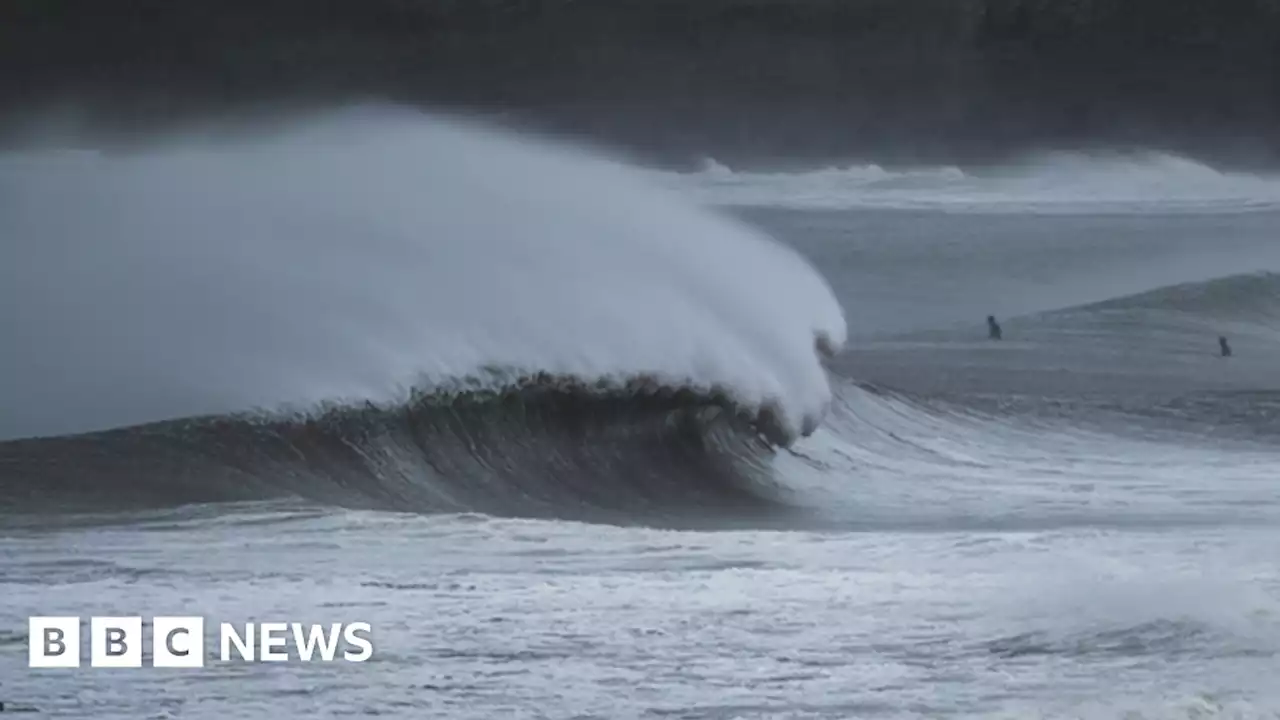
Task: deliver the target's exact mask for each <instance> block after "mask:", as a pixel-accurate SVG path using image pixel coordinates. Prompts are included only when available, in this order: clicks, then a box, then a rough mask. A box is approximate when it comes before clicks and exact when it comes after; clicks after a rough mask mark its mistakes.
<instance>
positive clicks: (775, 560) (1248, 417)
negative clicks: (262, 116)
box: [0, 106, 1280, 720]
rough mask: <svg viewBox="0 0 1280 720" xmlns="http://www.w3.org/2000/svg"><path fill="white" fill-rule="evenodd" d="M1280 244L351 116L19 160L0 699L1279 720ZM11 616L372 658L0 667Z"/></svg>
mask: <svg viewBox="0 0 1280 720" xmlns="http://www.w3.org/2000/svg"><path fill="white" fill-rule="evenodd" d="M79 145H80V146H81V147H83V145H84V143H83V142H80V143H79ZM1278 224H1280V179H1277V178H1272V177H1268V176H1265V175H1249V174H1244V173H1234V172H1224V171H1219V170H1216V169H1213V168H1210V167H1208V166H1205V165H1202V164H1199V163H1195V162H1192V161H1190V160H1186V159H1183V158H1178V157H1176V156H1173V155H1167V154H1160V153H1156V152H1151V153H1144V154H1133V153H1130V154H1125V155H1120V154H1111V155H1105V156H1103V155H1098V154H1082V153H1045V154H1040V155H1036V156H1032V157H1027V158H1024V159H1022V160H1019V161H1018V162H1016V163H1009V164H1005V165H1001V166H998V167H995V166H992V167H964V168H959V167H957V168H907V169H886V168H882V167H879V166H875V165H872V164H868V163H853V164H849V163H844V164H841V163H835V162H833V163H829V164H828V168H827V169H822V168H799V169H797V168H788V169H777V168H750V169H747V168H735V169H730V168H729V167H726V166H725V165H722V164H718V163H714V162H708V164H707V165H706V166H705V167H703V168H701V169H698V170H694V171H692V172H673V171H669V170H664V171H655V170H653V169H651V168H650V169H646V168H640V167H634V166H632V165H630V164H628V163H627V162H625V161H623V160H620V159H618V158H616V157H612V156H610V155H608V154H607V153H602V152H601V151H599V150H591V149H582V148H579V147H574V146H571V145H569V144H566V143H565V142H562V141H552V140H548V139H545V138H533V137H530V136H527V135H521V134H515V133H512V132H510V131H505V130H500V129H496V128H493V127H481V126H476V125H474V124H472V123H470V122H467V121H463V120H460V119H457V118H446V117H440V116H434V115H424V114H421V113H415V112H410V111H406V110H402V109H397V108H388V107H383V106H377V107H374V106H361V107H354V108H348V109H345V110H341V111H334V112H327V113H321V114H318V115H309V116H303V117H298V118H294V119H290V120H288V121H278V122H275V123H273V124H270V125H250V126H238V127H237V128H235V129H234V130H233V131H227V130H222V129H220V130H218V131H211V132H201V133H197V132H190V131H188V132H182V133H177V134H173V135H169V136H166V137H163V138H159V139H156V140H155V141H154V142H148V143H146V144H143V145H141V146H134V147H128V148H118V147H108V146H103V147H98V148H95V149H93V150H84V149H78V150H66V149H62V150H59V149H56V148H51V147H49V145H48V143H45V144H43V145H41V146H40V147H32V148H28V149H25V150H17V151H7V152H6V153H4V154H3V155H0V238H3V240H0V281H2V282H0V332H3V335H4V337H5V338H6V342H5V348H6V351H5V353H3V354H0V398H2V401H0V407H3V412H0V584H2V585H3V588H2V589H0V592H2V593H3V594H4V597H5V602H4V603H3V604H0V651H2V652H0V701H3V702H5V703H6V706H7V707H8V708H17V709H25V710H31V711H32V712H34V713H38V715H37V716H41V717H43V716H48V717H87V716H93V717H120V718H126V717H128V718H134V717H139V716H144V717H195V718H202V717H217V718H228V717H245V718H251V717H261V716H263V715H264V714H268V713H274V714H282V715H288V716H295V715H302V714H309V715H315V716H319V717H331V716H332V717H338V716H343V717H345V716H349V715H351V714H378V715H389V716H393V717H416V718H420V717H442V718H443V717H447V718H469V717H474V718H491V717H495V716H499V715H504V716H511V717H530V718H532V717H577V718H656V717H670V718H690V719H693V718H717V719H726V720H727V719H728V718H781V717H785V718H849V717H859V718H864V717H868V718H869V717H875V718H918V717H956V718H959V717H985V718H1027V717H1037V718H1049V717H1052V718H1059V717H1061V718H1080V717H1088V718H1207V717H1223V718H1227V717H1231V718H1255V717H1256V718H1264V717H1275V715H1276V714H1277V713H1278V712H1280V695H1277V694H1276V691H1275V686H1274V676H1275V669H1276V667H1277V661H1278V660H1280V657H1278V655H1280V622H1278V621H1277V618H1278V617H1280V573H1277V570H1276V567H1275V564H1274V558H1275V555H1276V552H1277V551H1280V533H1277V532H1276V530H1275V528H1276V521H1277V520H1280V502H1277V494H1276V484H1275V483H1276V473H1275V468H1276V467H1277V461H1278V460H1280V455H1278V454H1277V452H1276V450H1275V442H1276V438H1277V437H1280V376H1278V375H1277V374H1276V369H1275V368H1276V367H1280V365H1277V361H1280V332H1277V326H1276V322H1277V320H1280V247H1278V246H1276V244H1275V243H1274V240H1273V238H1274V234H1275V230H1276V228H1277V226H1278ZM988 314H994V315H996V316H997V317H998V318H999V321H1000V322H1001V324H1002V325H1003V328H1004V339H1003V340H1001V341H999V342H995V341H991V340H988V339H987V337H986V335H985V327H984V318H985V317H986V316H987V315H988ZM1219 335H1224V336H1228V337H1229V338H1230V339H1231V343H1232V346H1233V347H1234V349H1235V354H1234V356H1233V357H1230V358H1224V357H1220V356H1219V355H1218V354H1217V347H1218V346H1217V338H1218V336H1219ZM33 614H41V615H58V614H68V615H81V616H88V615H94V614H96V615H108V614H117V615H133V614H137V615H143V616H151V615H166V614H168V615H203V616H205V617H206V618H208V619H209V622H213V623H215V624H216V623H217V622H235V623H243V622H247V621H258V622H263V621H273V620H278V621H284V622H291V621H297V622H316V623H327V622H353V621H363V622H369V623H370V624H371V626H372V628H373V641H374V648H375V650H374V658H373V660H371V661H370V662H368V663H364V664H361V665H349V664H329V665H326V664H301V663H281V664H275V665H271V666H267V665H256V666H247V665H236V664H231V663H222V662H220V661H218V660H217V659H216V656H211V659H210V660H209V662H207V663H206V665H205V667H204V668H202V669H198V670H191V671H183V672H181V673H175V672H174V671H166V670H163V669H157V668H150V667H148V668H144V669H142V670H135V671H127V672H125V671H120V672H115V673H112V672H109V671H103V670H95V671H91V670H90V669H88V668H85V669H83V670H82V671H78V672H73V673H68V672H66V671H59V670H53V669H50V670H31V669H28V668H27V667H26V642H27V638H26V618H27V616H29V615H33ZM206 646H207V647H214V648H216V642H215V641H214V638H213V636H212V635H211V636H210V637H209V638H207V639H206Z"/></svg>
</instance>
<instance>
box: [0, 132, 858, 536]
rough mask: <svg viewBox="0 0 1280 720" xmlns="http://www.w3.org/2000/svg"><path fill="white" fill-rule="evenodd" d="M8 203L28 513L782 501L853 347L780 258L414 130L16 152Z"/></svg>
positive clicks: (825, 300)
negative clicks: (790, 466) (789, 468)
mask: <svg viewBox="0 0 1280 720" xmlns="http://www.w3.org/2000/svg"><path fill="white" fill-rule="evenodd" d="M0 189H2V190H3V192H0V235H3V236H4V237H5V238H6V242H5V243H4V244H3V245H2V246H0V334H3V335H4V336H5V337H6V338H7V340H6V347H7V348H9V349H8V350H6V352H5V353H4V355H3V356H2V357H0V397H4V398H5V405H6V411H5V413H4V414H3V415H0V440H4V442H0V503H3V504H4V505H7V506H11V507H25V506H28V505H32V506H41V507H63V506H66V507H70V506H86V505H87V506H110V505H113V504H123V505H125V506H135V505H136V506H148V505H156V504H159V505H165V504H168V503H173V502H183V503H185V502H207V501H223V500H235V499H261V498H268V497H278V496H301V497H304V498H311V499H316V500H323V501H329V502H335V503H338V504H343V505H373V506H377V507H393V508H400V509H405V510H417V511H433V510H440V511H447V510H474V511H482V512H495V513H508V512H509V513H516V514H538V513H540V512H550V511H549V510H547V508H548V507H556V508H559V510H558V511H557V512H560V513H562V514H568V515H572V514H574V513H575V512H576V511H575V510H574V508H579V509H581V510H582V511H583V512H586V511H588V510H589V509H591V508H595V509H597V510H601V509H608V508H611V507H612V508H617V507H620V506H623V505H626V506H629V507H633V506H635V505H636V501H637V498H643V497H651V498H653V500H652V502H653V504H655V505H656V506H670V505H676V506H688V505H690V504H694V505H696V504H699V503H696V502H695V503H691V502H690V498H710V499H707V501H706V503H705V504H708V505H715V506H718V507H733V506H738V505H741V504H743V503H747V504H751V503H761V502H767V500H766V499H765V498H766V495H762V494H760V492H758V491H759V490H760V487H758V486H757V485H756V481H757V480H759V479H762V478H758V477H757V474H756V473H753V472H748V470H750V469H752V468H755V467H757V465H758V461H759V459H760V458H762V457H765V456H767V455H768V454H769V453H770V452H772V449H773V448H776V447H777V446H785V445H788V444H790V443H792V442H793V441H794V440H795V439H796V438H798V437H800V436H802V435H806V434H809V433H811V432H813V430H814V429H815V428H816V427H817V425H818V423H819V422H820V420H821V418H822V416H823V414H824V413H825V411H826V408H827V405H828V404H829V402H830V388H829V386H828V381H827V376H826V372H825V370H824V367H823V362H824V359H825V357H829V356H832V355H834V354H835V353H836V352H838V351H839V349H840V347H841V346H842V345H843V343H844V341H845V324H844V318H843V311H842V309H841V308H840V306H839V304H838V303H837V301H836V300H835V299H834V297H833V296H832V294H831V292H830V290H829V288H828V287H827V285H826V283H825V282H824V281H823V280H822V278H821V277H820V276H819V275H818V274H817V273H816V272H815V271H814V270H813V269H812V268H811V267H810V266H809V265H808V264H807V263H806V262H805V261H804V260H802V259H801V258H800V257H799V256H798V255H797V254H795V253H794V252H793V251H791V250H789V249H786V248H784V247H782V246H780V245H777V244H775V243H774V242H773V241H772V240H770V239H769V238H767V237H765V236H763V235H762V234H760V233H758V232H756V231H753V230H750V229H748V228H746V227H745V226H742V225H739V224H737V223H735V222H733V221H731V220H728V219H723V218H720V217H717V216H715V215H712V214H709V213H707V212H705V211H702V210H699V209H697V208H696V207H693V206H692V205H690V204H688V203H685V202H682V201H681V200H680V199H679V198H678V197H676V196H674V195H673V194H671V193H668V192H665V191H663V190H662V189H661V188H657V187H655V186H653V185H652V184H651V183H649V182H646V181H645V180H644V179H643V178H641V177H639V176H638V175H637V174H636V173H635V172H633V171H631V170H629V169H627V168H625V167H624V166H622V165H621V164H618V163H614V162H611V161H608V160H605V159H600V158H592V157H588V156H586V155H584V154H582V153H581V152H579V151H575V150H571V149H569V148H565V147H557V146H553V145H551V144H547V143H540V142H534V141H530V140H525V139H518V138H513V137H509V136H506V135H500V134H496V133H493V132H489V131H485V130H480V129H476V128H469V127H464V126H463V125H461V124H459V123H457V122H453V121H447V120H442V119H439V118H433V117H424V116H422V115H419V114H416V113H412V112H407V111H399V110H394V109H388V108H382V107H377V108H371V107H363V108H356V109H351V110H347V111H344V112H337V113H332V114H329V115H326V116H323V117H320V118H312V119H309V120H307V121H305V122H301V123H294V124H290V125H288V126H285V127H281V128H275V129H273V130H271V131H270V132H259V133H255V134H246V133H244V132H243V128H242V129H241V130H239V131H237V132H234V133H231V134H229V135H227V134H223V135H213V134H211V135H209V136H205V137H199V138H197V137H191V136H187V137H175V138H170V139H168V140H166V141H164V142H160V143H157V144H154V145H152V146H150V147H147V148H145V149H142V150H138V151H133V152H127V153H110V152H106V153H99V152H56V151H49V150H40V151H36V152H27V153H14V154H9V155H6V156H3V157H0ZM11 238H12V240H10V239H11ZM763 479H766V480H767V478H763ZM659 488H661V489H659ZM540 508H541V509H540Z"/></svg>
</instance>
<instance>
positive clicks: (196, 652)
mask: <svg viewBox="0 0 1280 720" xmlns="http://www.w3.org/2000/svg"><path fill="white" fill-rule="evenodd" d="M27 642H28V652H29V657H28V663H27V664H28V666H29V667H33V668H76V667H80V655H81V645H80V618H78V617H68V616H54V617H50V616H39V617H32V618H30V619H29V620H28V640H27ZM144 643H145V640H144V638H143V634H142V618H141V617H93V618H90V619H89V663H90V665H92V666H93V667H115V668H139V667H142V648H143V644H144ZM151 664H152V665H154V666H155V667H167V668H184V667H203V666H204V618H202V617H186V616H184V617H155V618H152V621H151Z"/></svg>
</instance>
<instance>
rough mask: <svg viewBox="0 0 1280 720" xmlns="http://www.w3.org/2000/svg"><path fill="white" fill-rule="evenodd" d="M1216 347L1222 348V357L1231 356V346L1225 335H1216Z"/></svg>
mask: <svg viewBox="0 0 1280 720" xmlns="http://www.w3.org/2000/svg"><path fill="white" fill-rule="evenodd" d="M1218 347H1219V348H1220V349H1221V350H1222V357H1231V346H1230V345H1228V344H1227V338H1226V336H1224V335H1219V336H1218Z"/></svg>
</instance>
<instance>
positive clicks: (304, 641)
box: [291, 623, 342, 662]
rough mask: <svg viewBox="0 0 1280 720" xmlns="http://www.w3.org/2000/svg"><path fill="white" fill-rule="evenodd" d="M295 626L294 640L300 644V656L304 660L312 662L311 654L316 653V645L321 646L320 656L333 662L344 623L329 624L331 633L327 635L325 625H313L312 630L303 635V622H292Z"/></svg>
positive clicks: (296, 643)
mask: <svg viewBox="0 0 1280 720" xmlns="http://www.w3.org/2000/svg"><path fill="white" fill-rule="evenodd" d="M291 624H292V626H293V642H294V644H295V645H297V646H298V657H300V658H302V660H303V662H311V656H312V655H313V654H315V651H316V646H319V648H320V658H321V659H322V660H324V661H325V662H333V656H334V655H335V654H336V653H337V652H338V638H339V637H341V635H342V623H333V624H332V625H330V626H329V633H328V635H325V633H324V626H323V625H312V626H311V629H310V632H308V633H307V634H306V635H305V636H304V635H303V631H302V628H303V625H302V623H291Z"/></svg>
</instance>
